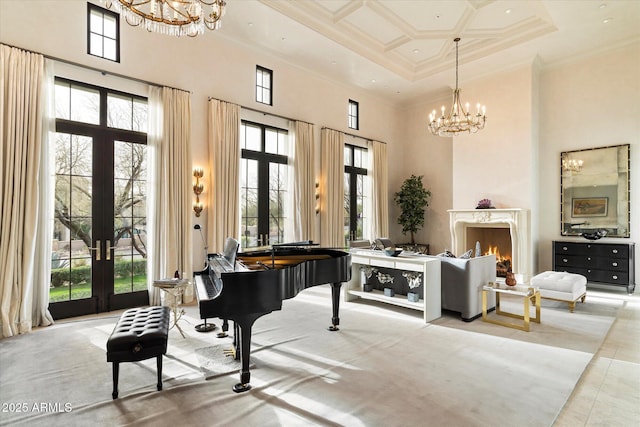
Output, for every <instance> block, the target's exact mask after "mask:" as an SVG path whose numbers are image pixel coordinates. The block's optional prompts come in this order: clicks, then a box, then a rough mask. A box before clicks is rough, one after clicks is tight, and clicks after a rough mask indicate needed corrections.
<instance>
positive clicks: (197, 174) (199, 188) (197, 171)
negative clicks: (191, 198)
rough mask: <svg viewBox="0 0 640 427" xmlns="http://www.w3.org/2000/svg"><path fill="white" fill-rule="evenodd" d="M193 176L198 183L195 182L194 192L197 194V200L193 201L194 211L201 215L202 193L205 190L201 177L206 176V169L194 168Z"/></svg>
mask: <svg viewBox="0 0 640 427" xmlns="http://www.w3.org/2000/svg"><path fill="white" fill-rule="evenodd" d="M193 176H194V177H195V179H196V183H195V184H193V193H194V194H195V195H196V201H195V202H194V203H193V211H194V212H195V213H196V216H200V213H202V203H201V202H200V195H201V194H202V192H203V191H204V184H203V183H201V182H200V178H202V177H203V176H204V171H203V170H202V168H194V169H193Z"/></svg>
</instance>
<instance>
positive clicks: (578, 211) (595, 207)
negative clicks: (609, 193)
mask: <svg viewBox="0 0 640 427" xmlns="http://www.w3.org/2000/svg"><path fill="white" fill-rule="evenodd" d="M608 210H609V198H608V197H580V198H574V199H571V216H572V217H574V218H584V217H591V216H607V212H608Z"/></svg>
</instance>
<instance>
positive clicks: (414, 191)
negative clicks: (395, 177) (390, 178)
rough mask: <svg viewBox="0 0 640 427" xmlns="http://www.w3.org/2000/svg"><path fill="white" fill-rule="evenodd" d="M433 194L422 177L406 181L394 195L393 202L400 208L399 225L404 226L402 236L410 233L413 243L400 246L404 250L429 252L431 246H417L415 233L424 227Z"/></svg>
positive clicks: (410, 178) (412, 176)
mask: <svg viewBox="0 0 640 427" xmlns="http://www.w3.org/2000/svg"><path fill="white" fill-rule="evenodd" d="M430 197H431V192H430V191H429V190H427V189H426V188H424V185H422V175H420V176H416V175H411V177H409V178H407V179H405V180H404V182H403V183H402V186H401V187H400V191H398V192H397V193H395V194H394V195H393V200H394V201H395V202H396V203H397V204H398V206H399V207H400V211H401V212H400V216H399V217H398V224H400V225H402V234H407V233H410V236H411V242H410V243H409V244H404V245H400V246H401V247H403V248H404V249H408V250H413V251H415V252H428V248H429V246H428V245H426V244H422V245H420V244H416V241H415V233H417V232H418V231H419V230H420V229H421V228H422V227H423V226H424V210H425V208H426V207H427V206H429V198H430Z"/></svg>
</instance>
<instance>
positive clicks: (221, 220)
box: [205, 99, 240, 252]
mask: <svg viewBox="0 0 640 427" xmlns="http://www.w3.org/2000/svg"><path fill="white" fill-rule="evenodd" d="M208 125H209V137H208V142H209V154H210V156H211V158H212V166H211V167H210V168H209V171H208V173H209V175H205V176H208V182H209V183H210V187H211V191H210V196H209V208H210V209H209V213H208V215H207V241H208V242H209V252H222V249H223V248H224V242H225V240H226V238H227V237H238V233H239V231H240V214H239V210H238V209H239V203H240V202H239V198H240V194H239V193H240V188H239V185H240V184H239V179H240V171H239V168H240V106H238V105H235V104H230V103H227V102H224V101H220V100H217V99H210V100H209V120H208ZM206 173H207V171H205V174H206Z"/></svg>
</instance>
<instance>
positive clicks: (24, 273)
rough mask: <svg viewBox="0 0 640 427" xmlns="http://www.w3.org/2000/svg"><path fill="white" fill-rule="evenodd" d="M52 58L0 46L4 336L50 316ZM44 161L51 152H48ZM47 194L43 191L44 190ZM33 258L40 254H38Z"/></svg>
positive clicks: (0, 322)
mask: <svg viewBox="0 0 640 427" xmlns="http://www.w3.org/2000/svg"><path fill="white" fill-rule="evenodd" d="M50 67H51V65H50V64H48V65H47V68H48V70H47V71H48V72H46V73H45V60H44V58H43V57H42V55H39V54H35V53H31V52H25V51H23V50H20V49H16V48H12V47H9V46H6V45H0V79H1V81H0V116H1V117H2V120H1V122H0V135H1V138H2V146H1V148H0V326H1V330H2V337H10V336H13V335H16V334H21V333H25V332H29V331H30V330H31V329H32V327H34V326H41V325H49V324H51V323H52V322H53V319H52V318H51V315H50V314H49V312H48V310H47V306H48V298H49V296H48V289H49V283H50V279H49V275H50V273H49V272H48V271H50V270H49V269H50V263H49V262H48V261H49V260H50V257H51V229H50V228H48V229H47V228H46V227H45V226H46V223H47V220H50V219H51V217H50V212H48V208H49V207H50V206H51V205H50V203H45V204H43V203H42V200H43V199H42V198H46V196H49V197H52V194H53V193H52V192H50V191H49V192H48V191H47V188H46V187H42V186H41V183H42V182H48V181H47V174H48V173H49V171H48V170H47V169H48V167H47V166H48V164H49V163H48V162H47V161H45V160H44V159H43V157H42V156H43V153H44V154H45V155H46V153H47V143H48V140H47V135H48V132H49V130H50V127H49V125H50V120H49V119H50V115H49V116H48V114H50V110H48V109H47V107H48V106H49V105H50V102H51V99H50V98H49V96H50V94H51V87H52V86H53V81H52V72H51V71H50ZM47 160H48V159H47ZM43 193H44V194H43ZM38 257H42V258H41V259H38Z"/></svg>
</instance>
